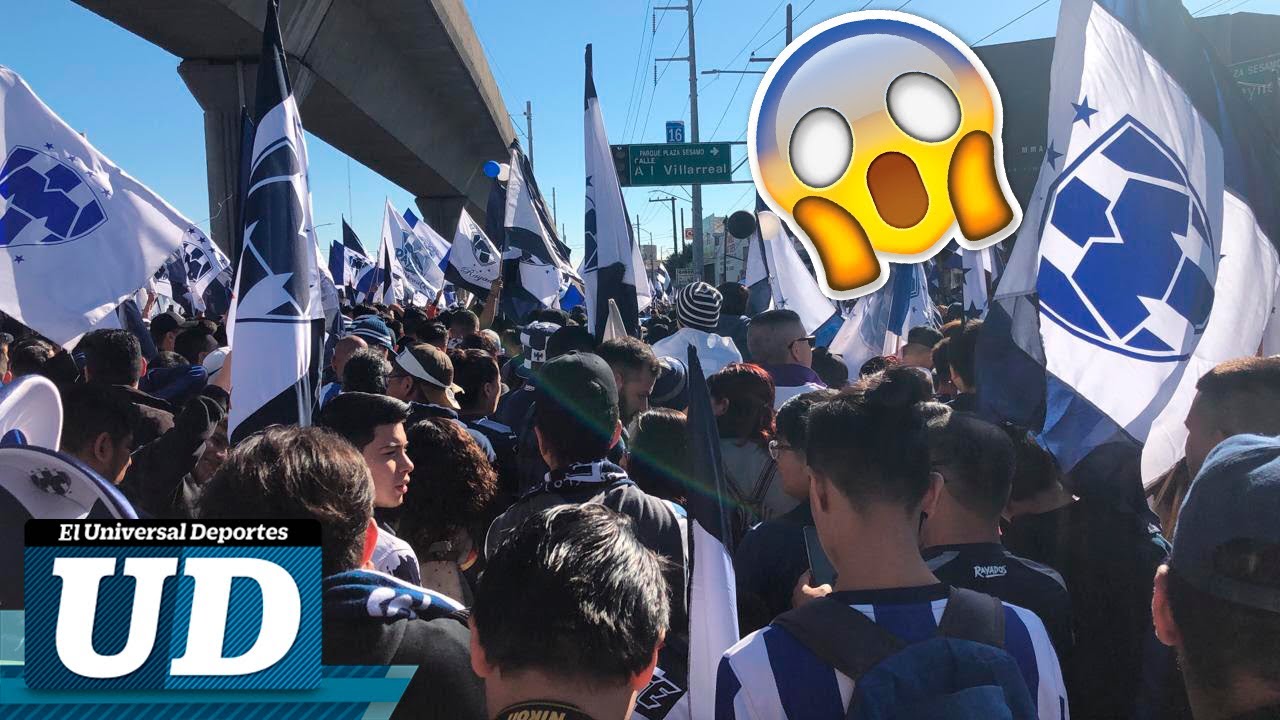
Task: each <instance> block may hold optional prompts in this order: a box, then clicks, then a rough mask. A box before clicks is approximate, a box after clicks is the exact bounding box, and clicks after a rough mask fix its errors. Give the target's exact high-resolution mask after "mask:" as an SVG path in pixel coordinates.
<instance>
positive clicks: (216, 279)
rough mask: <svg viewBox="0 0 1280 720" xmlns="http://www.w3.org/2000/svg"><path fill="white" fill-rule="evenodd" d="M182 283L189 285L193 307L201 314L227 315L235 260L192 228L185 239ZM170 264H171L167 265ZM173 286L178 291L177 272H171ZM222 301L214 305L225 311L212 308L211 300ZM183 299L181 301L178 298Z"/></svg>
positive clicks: (182, 251)
mask: <svg viewBox="0 0 1280 720" xmlns="http://www.w3.org/2000/svg"><path fill="white" fill-rule="evenodd" d="M180 252H181V262H182V266H183V267H182V273H181V274H182V276H183V277H182V284H185V286H186V288H187V292H188V293H189V299H190V304H191V308H192V309H193V310H195V311H198V312H204V311H206V310H209V311H213V312H218V313H219V314H220V313H221V312H225V309H226V308H225V306H226V303H227V298H228V297H229V296H230V293H231V283H232V281H233V277H232V275H233V272H234V271H233V269H232V267H231V261H230V260H229V259H228V258H227V256H226V255H225V254H223V252H222V250H221V249H220V248H219V247H218V246H217V245H214V244H213V242H212V241H211V240H209V236H207V235H205V234H204V232H203V231H202V230H201V229H200V228H198V227H196V226H195V225H191V226H190V227H188V228H187V233H186V235H184V236H183V238H182V249H181V251H180ZM166 265H167V264H166ZM169 280H170V284H171V285H173V286H174V287H175V288H177V287H178V285H179V283H178V282H176V281H175V280H174V272H173V271H172V270H171V271H170V272H169ZM215 298H217V299H218V301H217V302H215V303H214V304H216V305H220V306H221V309H220V310H219V309H218V308H211V307H208V306H209V305H210V301H212V300H215ZM175 299H176V300H179V301H180V300H181V299H180V298H175Z"/></svg>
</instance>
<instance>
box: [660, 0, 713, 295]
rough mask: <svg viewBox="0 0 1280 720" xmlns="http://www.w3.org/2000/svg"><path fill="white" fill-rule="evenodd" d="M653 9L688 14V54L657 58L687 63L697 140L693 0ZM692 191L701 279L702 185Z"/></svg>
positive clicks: (691, 122)
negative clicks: (679, 11)
mask: <svg viewBox="0 0 1280 720" xmlns="http://www.w3.org/2000/svg"><path fill="white" fill-rule="evenodd" d="M654 9H655V10H683V11H685V12H686V13H687V14H688V16H689V54H688V55H687V56H685V57H682V58H658V59H657V60H658V61H659V62H680V61H686V62H688V63H689V131H690V136H691V137H692V138H693V142H695V143H696V142H698V50H697V41H696V38H695V35H694V27H693V0H687V2H686V4H684V5H664V6H661V7H657V8H654ZM691 189H692V191H693V267H694V277H695V278H697V279H698V280H701V279H702V273H703V268H702V185H700V184H697V183H695V184H694V185H693V186H692V188H691Z"/></svg>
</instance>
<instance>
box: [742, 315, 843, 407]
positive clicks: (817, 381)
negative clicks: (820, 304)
mask: <svg viewBox="0 0 1280 720" xmlns="http://www.w3.org/2000/svg"><path fill="white" fill-rule="evenodd" d="M747 345H748V347H750V349H751V360H752V362H755V363H757V364H758V365H760V367H763V368H764V369H765V371H766V372H768V373H769V377H770V378H771V379H772V380H773V409H774V410H777V409H778V408H780V407H782V404H783V403H785V402H786V401H788V400H790V399H791V398H793V397H795V396H797V395H801V394H803V393H807V392H810V391H812V390H821V389H822V388H825V387H826V386H827V385H826V383H824V382H822V378H820V377H818V374H817V373H815V372H814V371H813V348H814V345H815V340H814V336H813V335H810V334H809V333H807V332H805V329H804V323H802V322H800V316H799V315H797V314H796V312H795V311H794V310H769V311H767V312H763V313H760V314H759V315H757V316H755V317H754V318H752V320H751V328H750V330H749V331H748V333H747Z"/></svg>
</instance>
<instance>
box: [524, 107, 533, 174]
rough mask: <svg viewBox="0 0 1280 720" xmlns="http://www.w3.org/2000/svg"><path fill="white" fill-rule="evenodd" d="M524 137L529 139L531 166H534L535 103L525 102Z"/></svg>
mask: <svg viewBox="0 0 1280 720" xmlns="http://www.w3.org/2000/svg"><path fill="white" fill-rule="evenodd" d="M524 127H525V131H524V135H525V137H527V138H528V139H529V164H530V165H532V164H533V101H532V100H525V101H524Z"/></svg>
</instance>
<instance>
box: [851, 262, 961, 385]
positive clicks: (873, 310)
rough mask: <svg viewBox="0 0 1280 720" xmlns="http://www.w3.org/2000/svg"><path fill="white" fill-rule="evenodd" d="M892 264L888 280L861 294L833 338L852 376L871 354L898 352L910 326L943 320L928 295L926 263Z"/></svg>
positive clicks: (932, 323)
mask: <svg viewBox="0 0 1280 720" xmlns="http://www.w3.org/2000/svg"><path fill="white" fill-rule="evenodd" d="M891 267H892V273H891V274H890V276H889V282H888V283H887V284H885V286H884V287H882V288H880V289H879V290H876V291H875V292H873V293H871V294H870V295H864V296H862V297H860V298H858V303H857V305H855V306H854V308H853V312H852V313H851V314H850V315H849V317H848V318H846V319H845V321H844V324H843V325H841V326H840V330H839V331H837V332H836V336H835V338H834V339H833V340H832V341H831V345H830V347H829V350H830V351H831V353H832V354H835V355H840V356H842V357H843V358H844V362H845V366H846V367H848V368H849V377H850V378H857V377H858V373H859V372H860V370H861V368H862V366H863V364H864V363H866V362H867V361H868V360H870V359H871V358H873V357H880V356H884V355H894V354H897V352H898V351H899V350H901V349H902V346H903V345H905V344H906V342H907V333H908V332H910V330H911V328H914V327H919V326H921V325H927V326H930V327H937V326H938V325H939V324H940V323H939V320H940V318H939V317H938V313H937V310H936V309H935V308H934V307H933V302H932V300H930V298H929V282H928V279H927V276H926V274H925V263H915V264H912V265H897V264H893V265H892V266H891Z"/></svg>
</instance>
